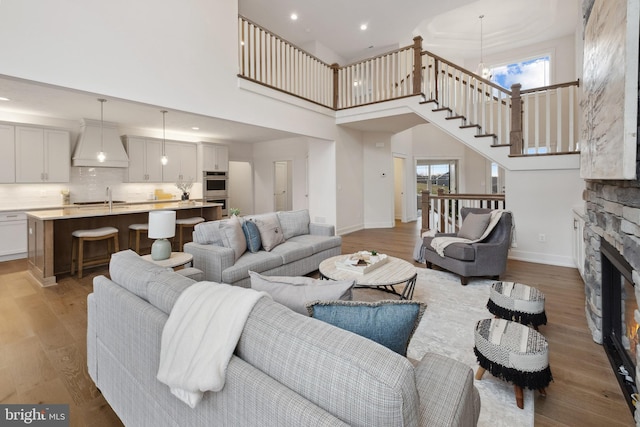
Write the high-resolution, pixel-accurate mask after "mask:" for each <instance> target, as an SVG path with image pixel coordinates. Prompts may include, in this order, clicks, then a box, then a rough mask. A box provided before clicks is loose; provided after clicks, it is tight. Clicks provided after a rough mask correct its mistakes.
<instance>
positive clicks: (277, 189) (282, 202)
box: [273, 161, 291, 211]
mask: <svg viewBox="0 0 640 427" xmlns="http://www.w3.org/2000/svg"><path fill="white" fill-rule="evenodd" d="M290 163H291V162H290V161H277V162H274V163H273V167H274V181H273V204H274V207H275V210H276V211H289V210H291V195H290V191H289V188H290V184H289V182H290V175H291V174H290V167H289V166H290V165H289V164H290Z"/></svg>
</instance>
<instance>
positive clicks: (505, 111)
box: [422, 51, 511, 145]
mask: <svg viewBox="0 0 640 427" xmlns="http://www.w3.org/2000/svg"><path fill="white" fill-rule="evenodd" d="M422 63H423V65H424V66H423V78H422V84H423V86H422V93H423V94H424V95H425V98H426V101H427V102H432V103H434V104H437V108H434V109H438V110H446V111H447V112H448V118H449V119H460V120H461V121H462V126H463V127H475V128H476V129H477V131H478V132H477V136H478V137H493V138H494V139H495V143H494V144H495V145H502V144H508V141H509V138H510V131H511V92H510V91H508V90H506V89H504V88H503V87H501V86H499V85H497V84H495V83H493V82H491V81H489V80H486V79H483V78H482V77H480V76H478V75H476V74H474V73H472V72H471V71H468V70H466V69H464V68H462V67H459V66H457V65H456V64H454V63H452V62H449V61H447V60H446V59H444V58H441V57H439V56H438V55H435V54H433V53H430V52H428V51H424V52H422Z"/></svg>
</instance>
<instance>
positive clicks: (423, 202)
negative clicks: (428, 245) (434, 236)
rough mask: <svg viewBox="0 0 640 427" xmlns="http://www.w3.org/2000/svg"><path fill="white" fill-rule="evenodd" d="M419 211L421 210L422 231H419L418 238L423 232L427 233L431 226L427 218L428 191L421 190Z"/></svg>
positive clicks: (428, 216) (429, 211)
mask: <svg viewBox="0 0 640 427" xmlns="http://www.w3.org/2000/svg"><path fill="white" fill-rule="evenodd" d="M420 202H421V205H422V206H421V207H420V208H421V209H422V229H421V230H420V236H422V233H424V232H425V231H429V230H430V229H431V224H430V223H429V218H431V194H430V193H429V190H422V197H421V200H420Z"/></svg>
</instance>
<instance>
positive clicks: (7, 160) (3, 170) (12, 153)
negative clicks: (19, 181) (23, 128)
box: [0, 125, 16, 184]
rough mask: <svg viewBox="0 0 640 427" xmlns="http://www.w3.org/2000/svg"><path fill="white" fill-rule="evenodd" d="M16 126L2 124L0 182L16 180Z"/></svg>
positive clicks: (0, 128) (0, 130)
mask: <svg viewBox="0 0 640 427" xmlns="http://www.w3.org/2000/svg"><path fill="white" fill-rule="evenodd" d="M15 147H16V145H15V128H14V127H13V126H10V125H0V183H3V184H8V183H12V182H16V148H15Z"/></svg>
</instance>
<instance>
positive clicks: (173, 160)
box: [162, 141, 198, 182]
mask: <svg viewBox="0 0 640 427" xmlns="http://www.w3.org/2000/svg"><path fill="white" fill-rule="evenodd" d="M164 148H165V149H164V151H165V154H166V155H167V159H168V162H167V164H166V165H164V166H163V170H162V178H163V180H164V182H176V181H178V180H189V179H192V180H193V181H194V182H196V181H197V180H198V177H197V168H198V150H197V146H196V144H190V143H188V142H178V141H167V142H166V143H165V147H164Z"/></svg>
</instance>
